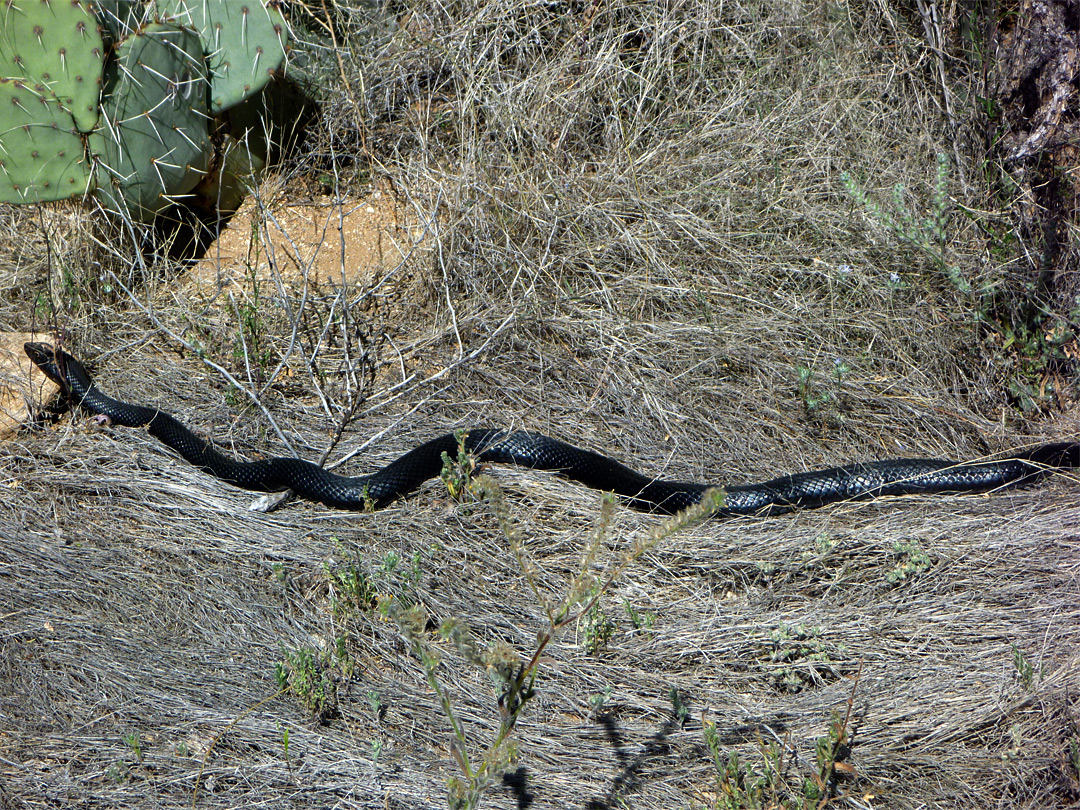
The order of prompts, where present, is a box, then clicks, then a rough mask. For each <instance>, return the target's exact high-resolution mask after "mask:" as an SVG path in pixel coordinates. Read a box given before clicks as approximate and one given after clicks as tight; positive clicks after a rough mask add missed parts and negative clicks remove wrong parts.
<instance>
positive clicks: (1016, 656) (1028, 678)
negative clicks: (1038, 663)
mask: <svg viewBox="0 0 1080 810" xmlns="http://www.w3.org/2000/svg"><path fill="white" fill-rule="evenodd" d="M1010 646H1011V647H1012V660H1013V666H1014V667H1016V674H1017V675H1018V676H1019V677H1020V685H1021V686H1023V687H1024V689H1031V687H1032V685H1033V684H1034V683H1035V667H1034V666H1033V665H1032V663H1031V662H1030V661H1028V660H1027V656H1026V655H1024V651H1023V650H1021V649H1020V647H1019V645H1017V644H1012V645H1010ZM1039 674H1040V675H1041V673H1039Z"/></svg>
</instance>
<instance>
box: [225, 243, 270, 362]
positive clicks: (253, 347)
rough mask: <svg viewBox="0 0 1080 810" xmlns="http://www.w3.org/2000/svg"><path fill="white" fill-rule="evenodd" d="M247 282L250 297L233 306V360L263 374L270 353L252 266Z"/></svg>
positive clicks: (257, 284)
mask: <svg viewBox="0 0 1080 810" xmlns="http://www.w3.org/2000/svg"><path fill="white" fill-rule="evenodd" d="M248 282H249V283H250V285H251V295H250V296H245V298H244V301H243V302H242V303H241V304H239V305H234V306H235V313H236V319H237V321H238V326H237V330H236V343H235V345H234V347H233V359H235V360H236V361H238V362H242V363H243V364H244V365H245V367H249V368H250V367H254V368H256V369H258V371H259V372H260V373H262V374H265V373H266V371H267V369H269V367H270V355H271V351H270V348H269V347H268V346H266V345H265V343H266V340H265V338H264V335H265V333H266V327H265V324H264V318H263V316H262V314H261V308H262V306H263V300H262V298H261V296H260V291H259V277H258V275H257V274H256V272H255V267H254V266H253V265H250V266H249V267H248Z"/></svg>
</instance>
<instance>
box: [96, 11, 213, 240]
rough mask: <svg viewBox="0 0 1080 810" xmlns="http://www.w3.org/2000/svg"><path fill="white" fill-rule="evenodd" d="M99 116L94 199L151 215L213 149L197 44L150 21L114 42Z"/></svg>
mask: <svg viewBox="0 0 1080 810" xmlns="http://www.w3.org/2000/svg"><path fill="white" fill-rule="evenodd" d="M105 85H106V89H105V97H104V101H103V103H102V121H101V126H99V127H98V129H97V130H95V131H94V132H93V133H91V135H90V136H89V145H90V150H91V152H92V153H93V154H94V156H95V161H96V164H97V178H96V179H97V185H98V188H97V191H96V192H95V193H96V195H97V197H98V199H99V200H100V201H101V202H102V203H103V204H104V205H105V206H106V207H107V208H109V209H110V210H112V211H116V212H118V213H121V214H129V215H131V216H132V217H133V218H135V219H141V220H150V219H153V217H154V216H155V215H156V214H158V213H159V212H160V211H162V210H164V209H165V208H167V207H168V206H169V205H170V204H171V203H172V202H174V201H175V199H176V197H178V196H182V195H184V194H186V193H187V192H189V191H191V189H192V188H194V186H195V184H196V183H198V182H199V180H200V179H201V178H202V177H203V175H204V174H206V170H207V168H208V166H209V164H210V158H211V155H212V153H213V148H212V145H211V143H210V137H209V134H208V127H207V122H208V120H209V115H208V113H207V107H206V96H207V75H206V63H205V61H204V59H203V44H202V40H201V39H200V38H199V35H198V34H197V33H195V32H194V31H191V30H189V29H184V28H179V27H177V26H175V25H170V24H166V23H155V24H152V25H148V26H146V27H144V28H142V29H141V30H140V31H139V32H138V33H137V34H135V35H133V36H130V37H128V38H127V39H125V40H123V41H121V42H120V43H119V45H118V46H117V48H116V57H115V59H114V60H112V61H110V63H109V65H108V66H107V69H106V81H105Z"/></svg>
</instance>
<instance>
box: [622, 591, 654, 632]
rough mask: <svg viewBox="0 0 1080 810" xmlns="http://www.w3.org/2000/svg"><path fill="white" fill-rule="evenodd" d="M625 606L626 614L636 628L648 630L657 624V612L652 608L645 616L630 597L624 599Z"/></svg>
mask: <svg viewBox="0 0 1080 810" xmlns="http://www.w3.org/2000/svg"><path fill="white" fill-rule="evenodd" d="M623 608H624V609H625V610H626V616H627V618H629V619H630V624H631V625H633V627H634V629H635V630H645V631H648V630H652V629H653V627H654V626H655V624H656V614H655V613H653V612H652V611H651V610H650V611H647V612H646V613H645V615H644V616H643V615H642V614H641V613H639V612H638V609H637V608H636V607H634V603H633V602H631V601H630V600H629V599H623Z"/></svg>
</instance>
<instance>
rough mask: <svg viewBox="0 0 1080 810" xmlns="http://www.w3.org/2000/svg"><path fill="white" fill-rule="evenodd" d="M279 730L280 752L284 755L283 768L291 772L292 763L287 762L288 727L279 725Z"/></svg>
mask: <svg viewBox="0 0 1080 810" xmlns="http://www.w3.org/2000/svg"><path fill="white" fill-rule="evenodd" d="M279 726H280V728H281V750H282V751H283V752H284V754H285V766H286V767H287V768H288V769H289V770H290V771H291V770H292V762H291V761H290V760H289V727H288V726H286V725H285V724H283V723H281V724H279Z"/></svg>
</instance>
